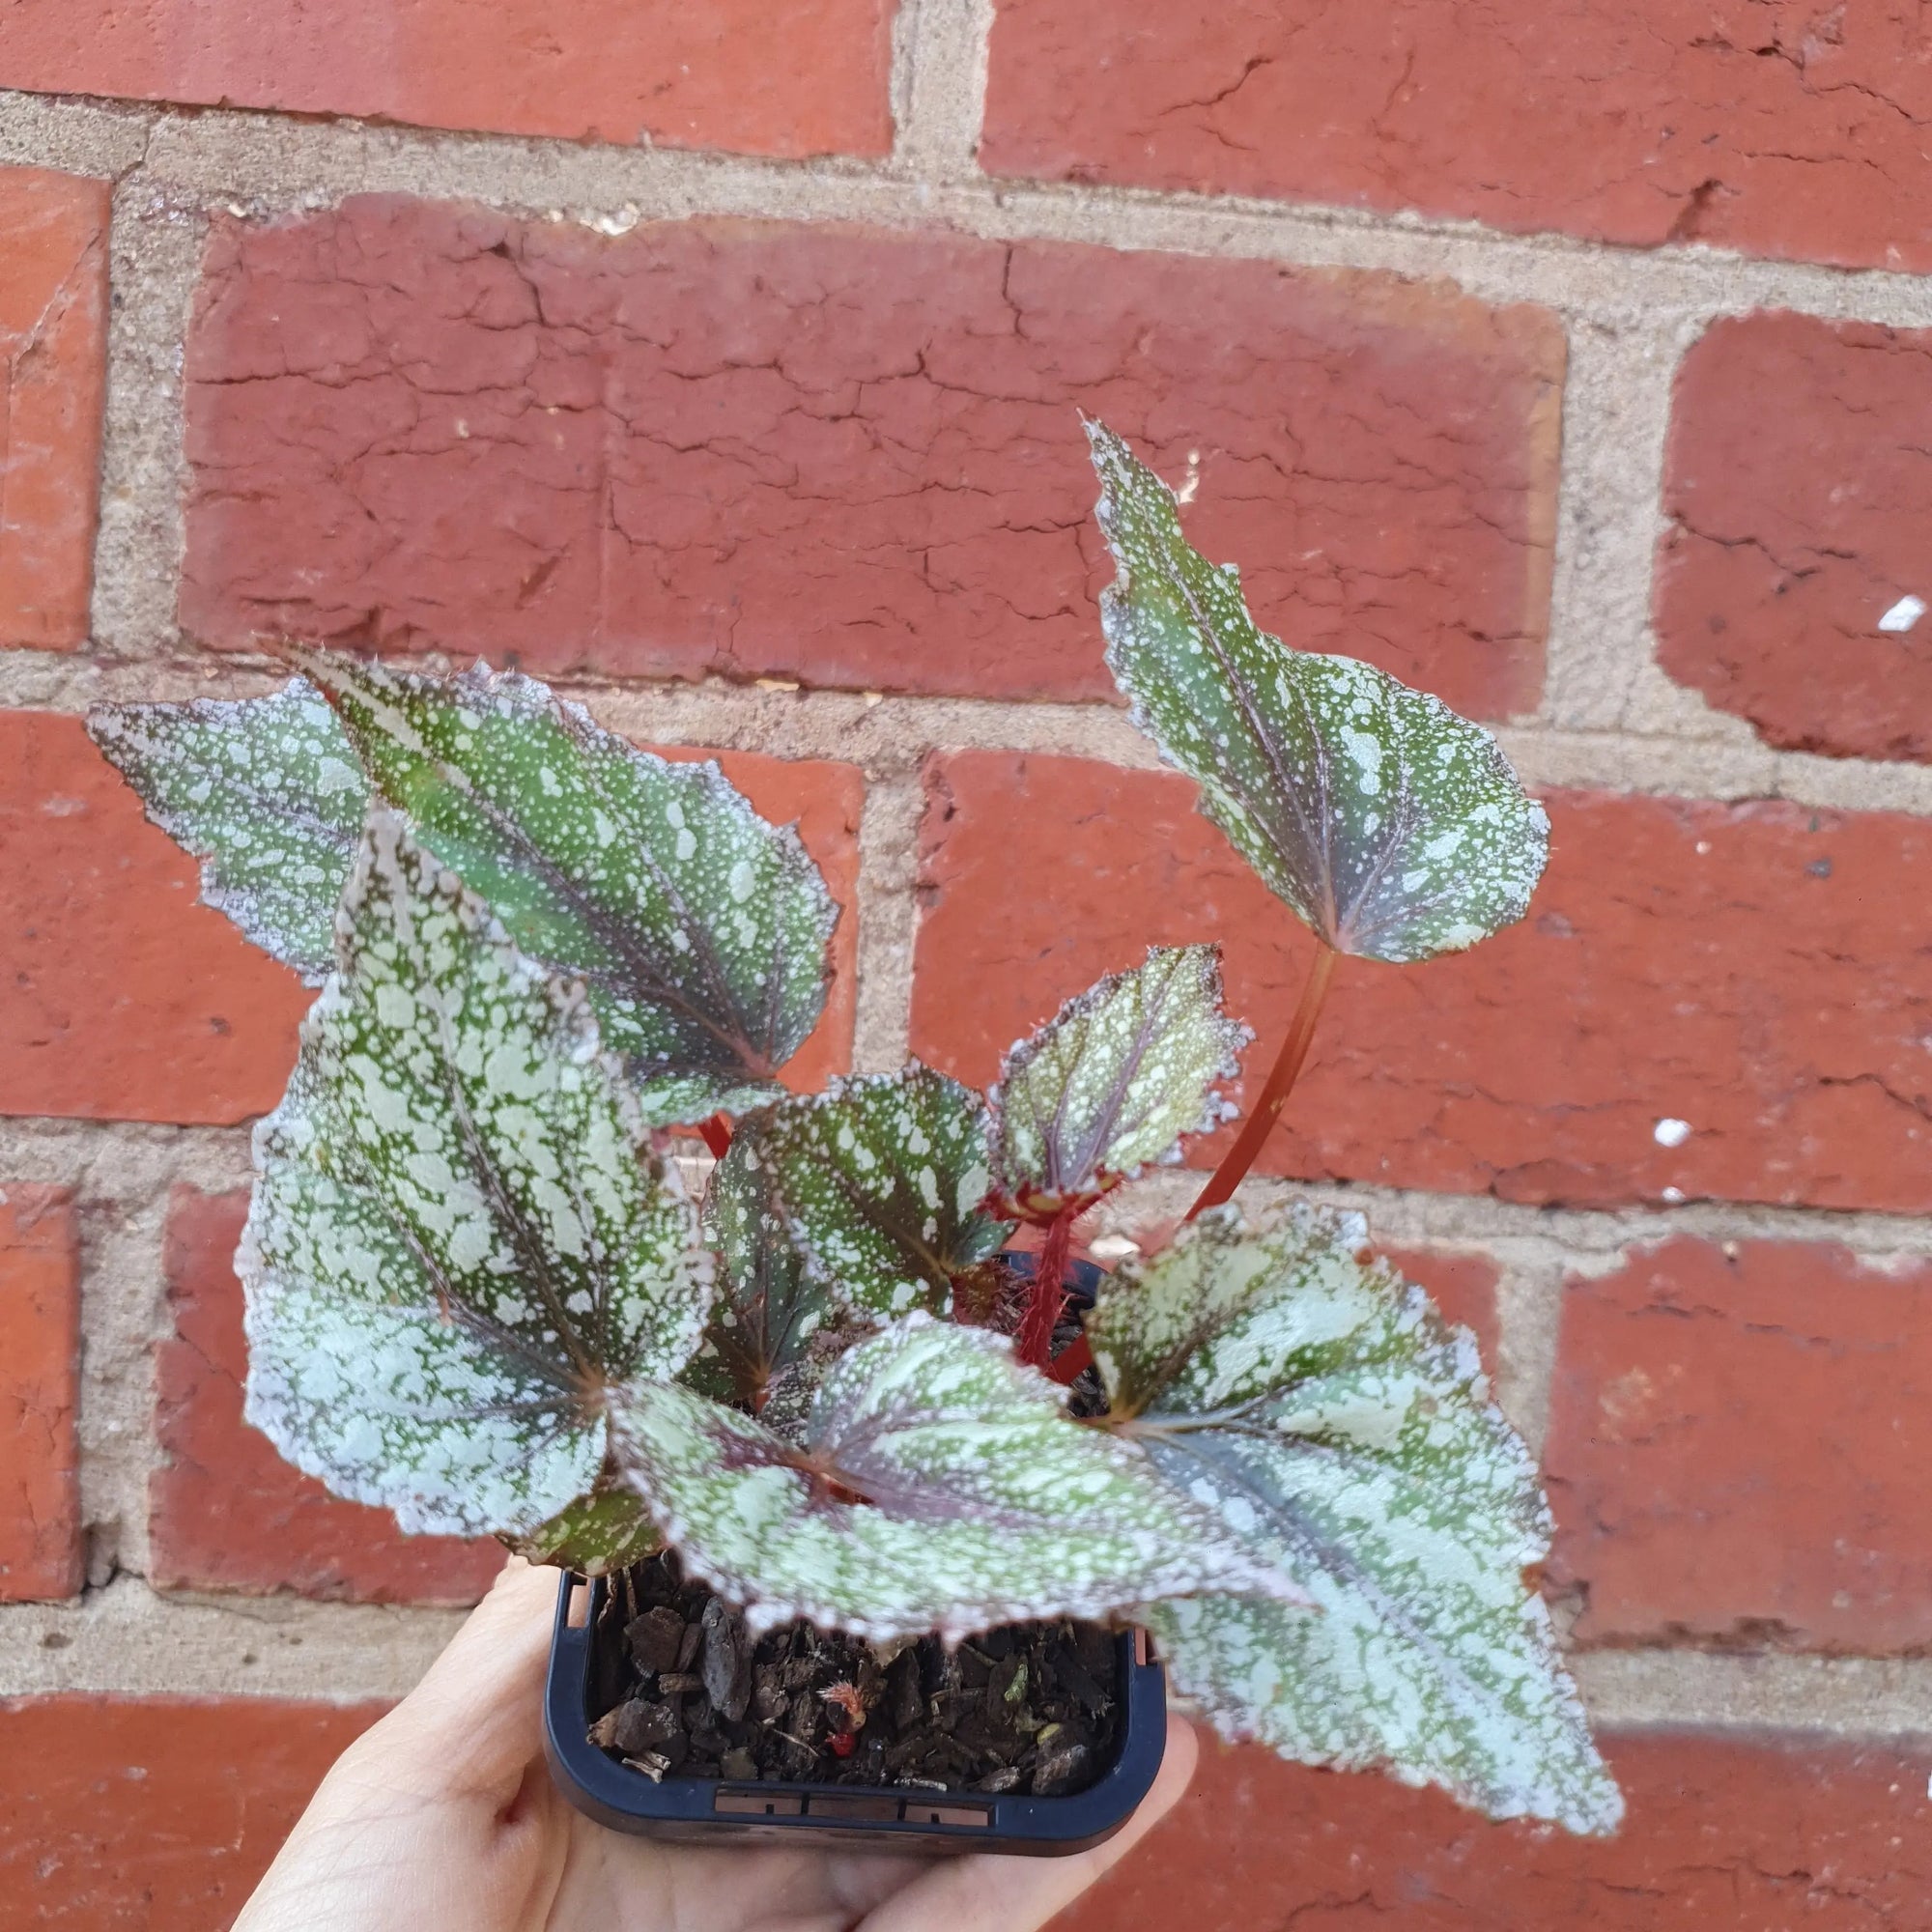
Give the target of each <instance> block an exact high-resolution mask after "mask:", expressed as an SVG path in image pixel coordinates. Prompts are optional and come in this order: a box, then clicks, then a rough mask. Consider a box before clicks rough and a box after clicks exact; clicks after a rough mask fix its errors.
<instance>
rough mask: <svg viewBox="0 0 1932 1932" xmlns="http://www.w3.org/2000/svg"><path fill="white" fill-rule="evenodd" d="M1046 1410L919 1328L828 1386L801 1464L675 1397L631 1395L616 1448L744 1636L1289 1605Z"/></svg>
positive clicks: (1027, 1374) (743, 1424) (904, 1326)
mask: <svg viewBox="0 0 1932 1932" xmlns="http://www.w3.org/2000/svg"><path fill="white" fill-rule="evenodd" d="M1060 1396H1061V1392H1060V1391H1059V1390H1057V1389H1055V1388H1054V1386H1053V1385H1052V1383H1050V1382H1048V1381H1047V1380H1046V1378H1044V1377H1043V1376H1040V1375H1037V1373H1035V1372H1034V1371H1033V1370H1030V1369H1022V1368H1019V1367H1018V1366H1017V1365H1016V1364H1015V1363H1014V1361H1013V1359H1012V1354H1011V1349H1010V1345H1009V1343H1008V1342H1007V1341H1006V1340H1005V1339H1004V1338H1003V1337H1001V1336H997V1335H994V1334H992V1333H991V1332H990V1331H988V1330H986V1329H983V1328H961V1327H955V1326H953V1325H952V1324H950V1323H945V1322H938V1321H932V1320H931V1318H930V1317H927V1316H924V1315H911V1316H907V1317H906V1318H905V1319H904V1320H903V1321H899V1322H897V1323H895V1325H893V1326H892V1327H890V1328H888V1329H886V1330H885V1331H884V1332H883V1333H881V1334H878V1335H875V1336H871V1337H869V1338H867V1340H866V1341H864V1342H862V1343H860V1344H859V1345H858V1346H857V1347H856V1348H854V1349H852V1350H850V1351H849V1352H848V1353H846V1354H844V1355H842V1356H841V1357H840V1358H839V1359H838V1362H837V1363H835V1364H834V1365H833V1367H832V1369H831V1370H830V1371H829V1373H828V1374H827V1376H826V1378H825V1379H824V1381H823V1382H822V1383H821V1385H820V1387H819V1390H818V1394H817V1397H816V1399H815V1400H814V1402H813V1404H812V1407H811V1413H810V1418H809V1420H808V1422H807V1426H806V1429H805V1433H804V1438H803V1441H802V1442H801V1443H799V1444H796V1445H794V1444H793V1443H790V1442H787V1441H785V1440H784V1439H783V1438H781V1437H780V1436H778V1435H774V1434H773V1433H772V1432H771V1431H769V1430H767V1429H764V1428H762V1427H760V1425H759V1424H757V1423H755V1422H753V1420H752V1419H751V1418H750V1417H749V1416H745V1415H741V1414H739V1413H738V1412H737V1411H735V1410H733V1409H728V1408H724V1407H721V1406H719V1405H718V1404H716V1403H713V1402H709V1401H707V1400H706V1399H705V1398H704V1397H702V1396H700V1395H697V1394H696V1393H695V1392H693V1391H691V1390H689V1389H685V1388H681V1387H678V1386H676V1385H674V1384H673V1385H664V1386H658V1387H644V1388H637V1389H633V1390H631V1391H629V1392H628V1393H627V1394H626V1395H625V1396H623V1397H622V1398H621V1399H620V1400H619V1403H618V1406H617V1410H616V1415H615V1421H614V1427H615V1437H616V1443H617V1452H618V1455H619V1457H620V1458H621V1459H622V1460H623V1461H624V1462H625V1463H626V1464H627V1465H628V1467H629V1468H630V1471H631V1474H632V1477H633V1480H634V1481H636V1482H637V1484H638V1486H639V1489H640V1491H641V1492H643V1494H644V1495H645V1496H646V1498H647V1499H648V1500H649V1502H650V1505H651V1508H652V1510H653V1512H654V1513H655V1515H656V1517H657V1519H658V1524H659V1527H660V1528H661V1529H662V1530H663V1531H664V1535H665V1540H666V1541H667V1542H668V1544H670V1545H671V1546H672V1547H673V1548H676V1549H677V1550H678V1552H679V1553H680V1555H681V1556H682V1557H683V1559H684V1561H685V1563H686V1564H687V1565H688V1566H689V1567H690V1568H691V1569H693V1570H694V1571H696V1573H697V1574H698V1575H700V1576H702V1577H706V1578H707V1579H708V1580H709V1581H710V1582H712V1583H713V1584H714V1585H715V1586H716V1587H717V1588H718V1589H719V1590H720V1591H721V1592H723V1594H724V1595H725V1596H726V1597H728V1598H729V1599H730V1600H731V1601H732V1602H733V1603H735V1604H740V1605H744V1606H745V1609H746V1615H747V1620H748V1621H749V1622H750V1623H751V1625H752V1626H753V1629H755V1630H768V1629H770V1628H771V1627H772V1626H773V1625H775V1624H781V1623H785V1622H788V1621H790V1620H791V1619H792V1618H794V1617H809V1618H810V1620H811V1621H812V1622H813V1623H816V1624H818V1625H820V1626H822V1627H824V1628H828V1629H839V1630H847V1631H852V1632H855V1633H857V1634H861V1635H864V1636H868V1637H871V1638H873V1639H874V1640H884V1639H887V1638H890V1637H895V1636H911V1635H916V1634H923V1633H924V1632H926V1631H931V1630H937V1631H939V1632H941V1633H943V1634H945V1635H946V1636H947V1637H948V1638H949V1639H952V1638H958V1637H962V1636H966V1635H969V1634H971V1633H972V1632H974V1631H976V1630H982V1629H985V1628H987V1627H988V1626H990V1625H994V1624H1002V1623H1010V1622H1014V1621H1016V1620H1020V1619H1025V1618H1032V1617H1058V1616H1075V1617H1105V1616H1107V1615H1109V1614H1110V1613H1111V1612H1113V1611H1114V1610H1116V1609H1118V1608H1120V1607H1121V1606H1122V1605H1127V1604H1132V1603H1136V1602H1140V1601H1143V1600H1145V1599H1147V1598H1150V1597H1166V1596H1169V1595H1171V1594H1173V1593H1176V1592H1179V1591H1192V1590H1212V1589H1215V1588H1223V1589H1236V1590H1259V1591H1264V1592H1265V1591H1269V1590H1281V1591H1287V1590H1289V1589H1290V1588H1291V1586H1290V1585H1289V1584H1288V1583H1287V1582H1286V1579H1284V1578H1283V1577H1281V1576H1280V1575H1279V1574H1278V1572H1277V1571H1276V1570H1275V1569H1274V1567H1273V1566H1272V1565H1271V1564H1270V1563H1268V1562H1267V1561H1266V1560H1265V1559H1264V1558H1262V1557H1260V1556H1258V1555H1254V1554H1251V1553H1250V1552H1249V1551H1248V1550H1247V1548H1245V1545H1244V1542H1243V1540H1242V1539H1239V1538H1236V1537H1233V1536H1231V1535H1229V1533H1228V1532H1227V1530H1226V1528H1225V1527H1224V1525H1223V1524H1222V1523H1221V1521H1220V1520H1219V1518H1218V1517H1217V1516H1216V1515H1215V1513H1214V1512H1212V1511H1211V1510H1205V1509H1203V1508H1202V1507H1201V1506H1200V1505H1198V1504H1196V1503H1194V1502H1192V1501H1190V1500H1189V1499H1188V1498H1187V1497H1186V1496H1184V1495H1182V1494H1181V1493H1179V1492H1178V1491H1176V1490H1174V1489H1173V1488H1172V1487H1171V1486H1170V1485H1168V1484H1167V1483H1165V1482H1164V1481H1162V1480H1161V1478H1160V1477H1159V1476H1158V1475H1157V1474H1156V1473H1155V1471H1154V1469H1153V1466H1152V1464H1151V1463H1150V1462H1149V1460H1148V1458H1147V1457H1146V1456H1145V1455H1144V1454H1143V1453H1142V1452H1141V1451H1140V1450H1139V1449H1138V1448H1137V1447H1135V1446H1134V1445H1133V1444H1132V1443H1128V1442H1123V1441H1121V1440H1119V1439H1118V1438H1116V1437H1114V1436H1112V1435H1108V1434H1107V1433H1106V1432H1105V1431H1104V1430H1096V1429H1090V1428H1085V1427H1082V1426H1081V1425H1080V1424H1078V1423H1076V1422H1073V1421H1071V1420H1069V1419H1068V1418H1067V1416H1066V1415H1065V1412H1064V1410H1063V1409H1062V1407H1061V1403H1060ZM853 1497H861V1498H864V1499H865V1500H863V1501H854V1500H851V1498H853Z"/></svg>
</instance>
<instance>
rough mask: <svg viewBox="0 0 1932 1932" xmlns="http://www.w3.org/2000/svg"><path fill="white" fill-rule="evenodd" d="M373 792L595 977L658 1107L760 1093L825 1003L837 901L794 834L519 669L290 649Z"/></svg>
mask: <svg viewBox="0 0 1932 1932" xmlns="http://www.w3.org/2000/svg"><path fill="white" fill-rule="evenodd" d="M292 655H293V656H294V657H295V658H296V661H297V662H298V665H299V667H300V668H301V669H302V670H304V671H305V672H306V673H307V674H308V675H309V676H310V677H311V678H312V679H313V680H314V681H315V683H316V684H317V685H318V686H320V687H321V688H322V690H323V691H324V692H325V693H326V694H327V696H328V698H329V701H330V702H331V703H332V704H333V705H334V706H335V709H336V712H337V714H338V716H339V717H340V718H341V720H342V722H343V725H345V727H346V728H347V730H348V733H349V737H350V740H351V742H352V743H353V744H354V745H355V750H356V752H357V753H358V755H359V756H360V758H361V761H362V764H363V767H364V769H365V770H366V771H367V772H368V774H369V776H370V779H371V781H372V782H373V784H374V785H375V787H376V790H377V791H378V792H379V793H380V795H381V796H382V797H383V798H384V799H385V800H386V801H387V802H388V803H389V804H390V805H391V806H393V807H394V808H395V809H396V810H399V811H402V812H404V813H406V814H407V815H408V817H409V819H410V822H411V826H412V830H413V832H414V834H415V836H416V837H417V838H418V839H419V840H420V841H421V842H422V843H423V844H425V845H426V846H428V847H429V849H430V850H431V851H433V852H434V853H435V854H436V855H437V857H438V858H440V860H441V861H442V862H443V863H444V864H445V865H447V866H450V867H454V868H455V869H456V870H457V871H458V872H460V873H461V874H462V875H463V878H464V880H465V882H466V883H467V884H468V885H469V887H470V889H471V890H472V891H473V892H475V893H477V894H478V895H480V896H481V897H482V898H484V899H485V900H487V901H488V903H489V905H490V908H491V910H492V911H493V912H495V913H496V915H497V918H498V919H500V920H501V921H502V923H503V924H504V927H505V928H506V929H507V930H508V932H509V934H510V936H511V938H512V939H513V940H515V942H516V943H517V945H518V946H519V947H521V948H522V949H523V951H524V952H526V953H528V954H529V955H530V956H531V957H532V958H534V959H541V960H542V961H543V962H544V963H545V964H546V965H548V966H551V967H553V968H554V969H556V970H558V971H561V972H568V973H573V974H576V975H578V976H579V977H580V978H582V980H583V981H584V983H585V984H586V986H587V987H588V988H589V994H590V1002H591V1005H592V1006H593V1007H594V1008H595V1009H596V1012H597V1017H598V1020H599V1022H600V1023H601V1025H602V1027H603V1030H604V1038H605V1042H606V1044H607V1045H608V1046H609V1047H610V1048H611V1051H612V1052H615V1053H618V1054H621V1055H623V1056H624V1058H625V1059H626V1061H627V1062H628V1063H629V1065H630V1069H631V1072H632V1076H633V1078H634V1080H635V1082H636V1083H637V1087H638V1092H639V1102H640V1104H641V1105H642V1107H643V1109H644V1113H645V1117H646V1119H647V1121H649V1122H652V1123H653V1124H664V1123H667V1122H673V1121H692V1120H697V1119H701V1118H702V1117H703V1116H705V1115H707V1114H710V1113H712V1112H714V1111H716V1110H717V1109H719V1108H724V1109H725V1110H727V1111H730V1112H738V1111H741V1110H742V1109H744V1108H746V1107H749V1106H754V1105H756V1104H758V1103H759V1102H760V1101H761V1100H764V1099H767V1098H769V1097H771V1096H772V1095H773V1094H777V1093H778V1092H779V1091H780V1090H779V1089H778V1088H777V1087H776V1086H775V1085H774V1084H773V1081H772V1075H773V1074H774V1073H775V1072H776V1071H777V1070H778V1068H779V1067H780V1066H781V1065H783V1064H784V1062H785V1061H787V1060H789V1059H790V1058H791V1056H792V1055H793V1054H794V1053H796V1052H797V1051H798V1049H799V1047H800V1046H801V1045H802V1044H803V1043H804V1042H805V1039H806V1037H808V1036H809V1035H810V1032H811V1030H812V1028H813V1027H814V1026H816V1025H817V1024H818V1018H819V1015H820V1013H821V1012H822V1011H823V1010H824V1007H825V989H826V981H827V965H826V948H827V945H828V944H829V942H830V940H831V937H832V929H833V926H834V924H835V923H836V922H837V920H838V908H837V906H836V905H835V904H834V902H833V900H832V897H831V895H830V894H829V893H828V892H827V891H826V888H825V881H824V880H823V878H821V877H820V875H819V871H818V868H817V867H816V866H814V865H813V864H812V862H811V860H810V857H809V856H808V855H807V853H806V850H805V847H804V846H803V845H802V844H801V843H800V841H799V838H798V835H797V833H796V831H794V830H793V829H791V828H790V827H779V826H774V825H771V824H769V823H767V822H766V821H765V820H764V819H762V818H760V817H759V816H758V814H757V813H756V812H755V811H753V810H752V808H751V806H750V804H749V803H748V802H747V801H746V800H745V798H744V797H743V796H742V795H741V794H740V793H739V792H738V791H736V790H735V789H734V788H733V787H732V785H731V784H730V783H729V782H728V781H727V780H726V779H725V775H724V774H723V773H722V772H721V771H720V770H719V769H718V767H717V766H716V765H715V764H709V763H707V764H673V763H671V762H670V761H669V760H668V759H665V758H659V757H655V756H653V755H652V754H651V753H647V752H640V751H639V750H638V749H637V747H636V746H634V745H632V744H631V743H629V742H628V740H626V739H623V738H620V737H618V736H616V735H615V734H614V733H612V732H610V731H606V730H604V729H603V728H602V727H601V726H599V725H596V724H594V723H593V722H592V721H591V719H590V717H589V716H588V714H587V713H585V712H584V711H583V710H582V708H581V707H579V706H577V705H574V704H565V703H561V702H559V701H558V700H557V699H556V698H555V697H554V696H552V695H551V693H550V691H549V689H548V688H547V687H545V686H544V685H541V684H538V683H536V682H535V681H534V680H532V679H530V678H526V677H523V676H521V675H519V674H518V673H516V672H503V673H501V674H497V673H493V672H491V671H488V670H486V669H484V668H482V667H480V666H479V667H477V668H475V669H473V670H470V671H466V672H465V673H464V674H463V675H462V676H461V677H457V678H454V679H444V678H430V677H423V676H419V675H417V674H415V673H413V672H409V671H401V670H396V669H393V668H389V667H387V666H384V665H380V664H374V663H366V662H363V661H362V660H360V659H355V658H345V657H338V656H333V655H329V654H327V653H322V652H315V651H306V650H304V651H297V652H292Z"/></svg>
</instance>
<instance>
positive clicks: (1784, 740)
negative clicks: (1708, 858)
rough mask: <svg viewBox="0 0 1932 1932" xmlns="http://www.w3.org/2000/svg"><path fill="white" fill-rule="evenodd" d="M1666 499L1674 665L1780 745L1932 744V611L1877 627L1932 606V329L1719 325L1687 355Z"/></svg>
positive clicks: (1663, 565) (1876, 752)
mask: <svg viewBox="0 0 1932 1932" xmlns="http://www.w3.org/2000/svg"><path fill="white" fill-rule="evenodd" d="M1767 396H1776V398H1777V407H1776V409H1766V408H1765V406H1764V399H1765V398H1766V397H1767ZM1664 510H1665V513H1666V514H1667V515H1668V517H1669V518H1670V523H1671V527H1670V530H1669V533H1668V535H1666V536H1665V538H1664V539H1663V543H1662V552H1661V555H1660V559H1659V569H1658V578H1657V632H1658V647H1659V656H1660V658H1661V660H1662V665H1663V668H1664V669H1665V670H1667V671H1668V672H1669V673H1670V675H1671V676H1672V677H1674V678H1676V679H1677V680H1678V681H1679V682H1680V683H1683V684H1688V685H1690V686H1692V687H1694V688H1695V689H1696V690H1698V691H1701V692H1702V693H1703V694H1704V695H1705V696H1706V697H1708V698H1709V699H1710V700H1711V702H1712V703H1713V704H1715V705H1716V706H1718V708H1719V710H1722V711H1734V712H1736V713H1738V714H1739V715H1740V716H1741V717H1744V718H1748V719H1749V720H1750V722H1751V723H1752V724H1753V725H1756V727H1757V729H1758V731H1759V733H1760V735H1762V736H1763V737H1765V738H1767V739H1769V740H1770V742H1771V743H1772V744H1774V745H1783V746H1790V747H1793V748H1795V749H1797V750H1799V751H1804V752H1824V753H1833V754H1835V755H1840V756H1853V757H1865V758H1919V759H1924V758H1932V658H1928V656H1927V654H1926V648H1925V639H1926V637H1927V635H1928V634H1932V624H1928V623H1924V622H1923V620H1922V618H1921V620H1920V622H1919V624H1918V625H1915V627H1914V628H1913V629H1911V630H1908V631H1904V632H1896V633H1888V632H1885V631H1881V630H1880V629H1879V619H1880V618H1881V617H1883V616H1884V615H1885V614H1886V612H1887V611H1890V610H1892V609H1893V608H1894V607H1895V606H1896V605H1897V604H1898V603H1899V601H1900V600H1901V599H1902V598H1903V597H1905V596H1906V595H1908V594H1910V593H1914V592H1916V593H1918V598H1919V601H1920V603H1921V604H1922V605H1928V606H1932V570H1928V568H1927V553H1928V551H1932V329H1903V328H1879V327H1874V326H1872V325H1871V324H1869V323H1832V322H1821V321H1818V320H1817V319H1815V318H1814V317H1811V316H1803V315H1788V314H1783V313H1760V314H1755V315H1747V316H1740V317H1734V318H1727V319H1726V320H1724V321H1721V322H1719V323H1716V324H1714V325H1713V326H1712V327H1711V328H1710V329H1709V330H1708V331H1707V332H1706V334H1705V335H1704V336H1703V337H1702V338H1701V339H1700V340H1699V341H1698V342H1697V343H1696V344H1695V346H1694V347H1693V348H1692V349H1691V350H1690V354H1689V355H1687V356H1686V357H1685V358H1684V364H1683V367H1682V368H1681V369H1680V371H1679V372H1678V377H1677V388H1676V398H1675V402H1674V406H1673V409H1672V412H1671V425H1670V441H1669V453H1668V457H1667V461H1666V473H1665V482H1664ZM1908 614H1909V613H1908Z"/></svg>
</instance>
